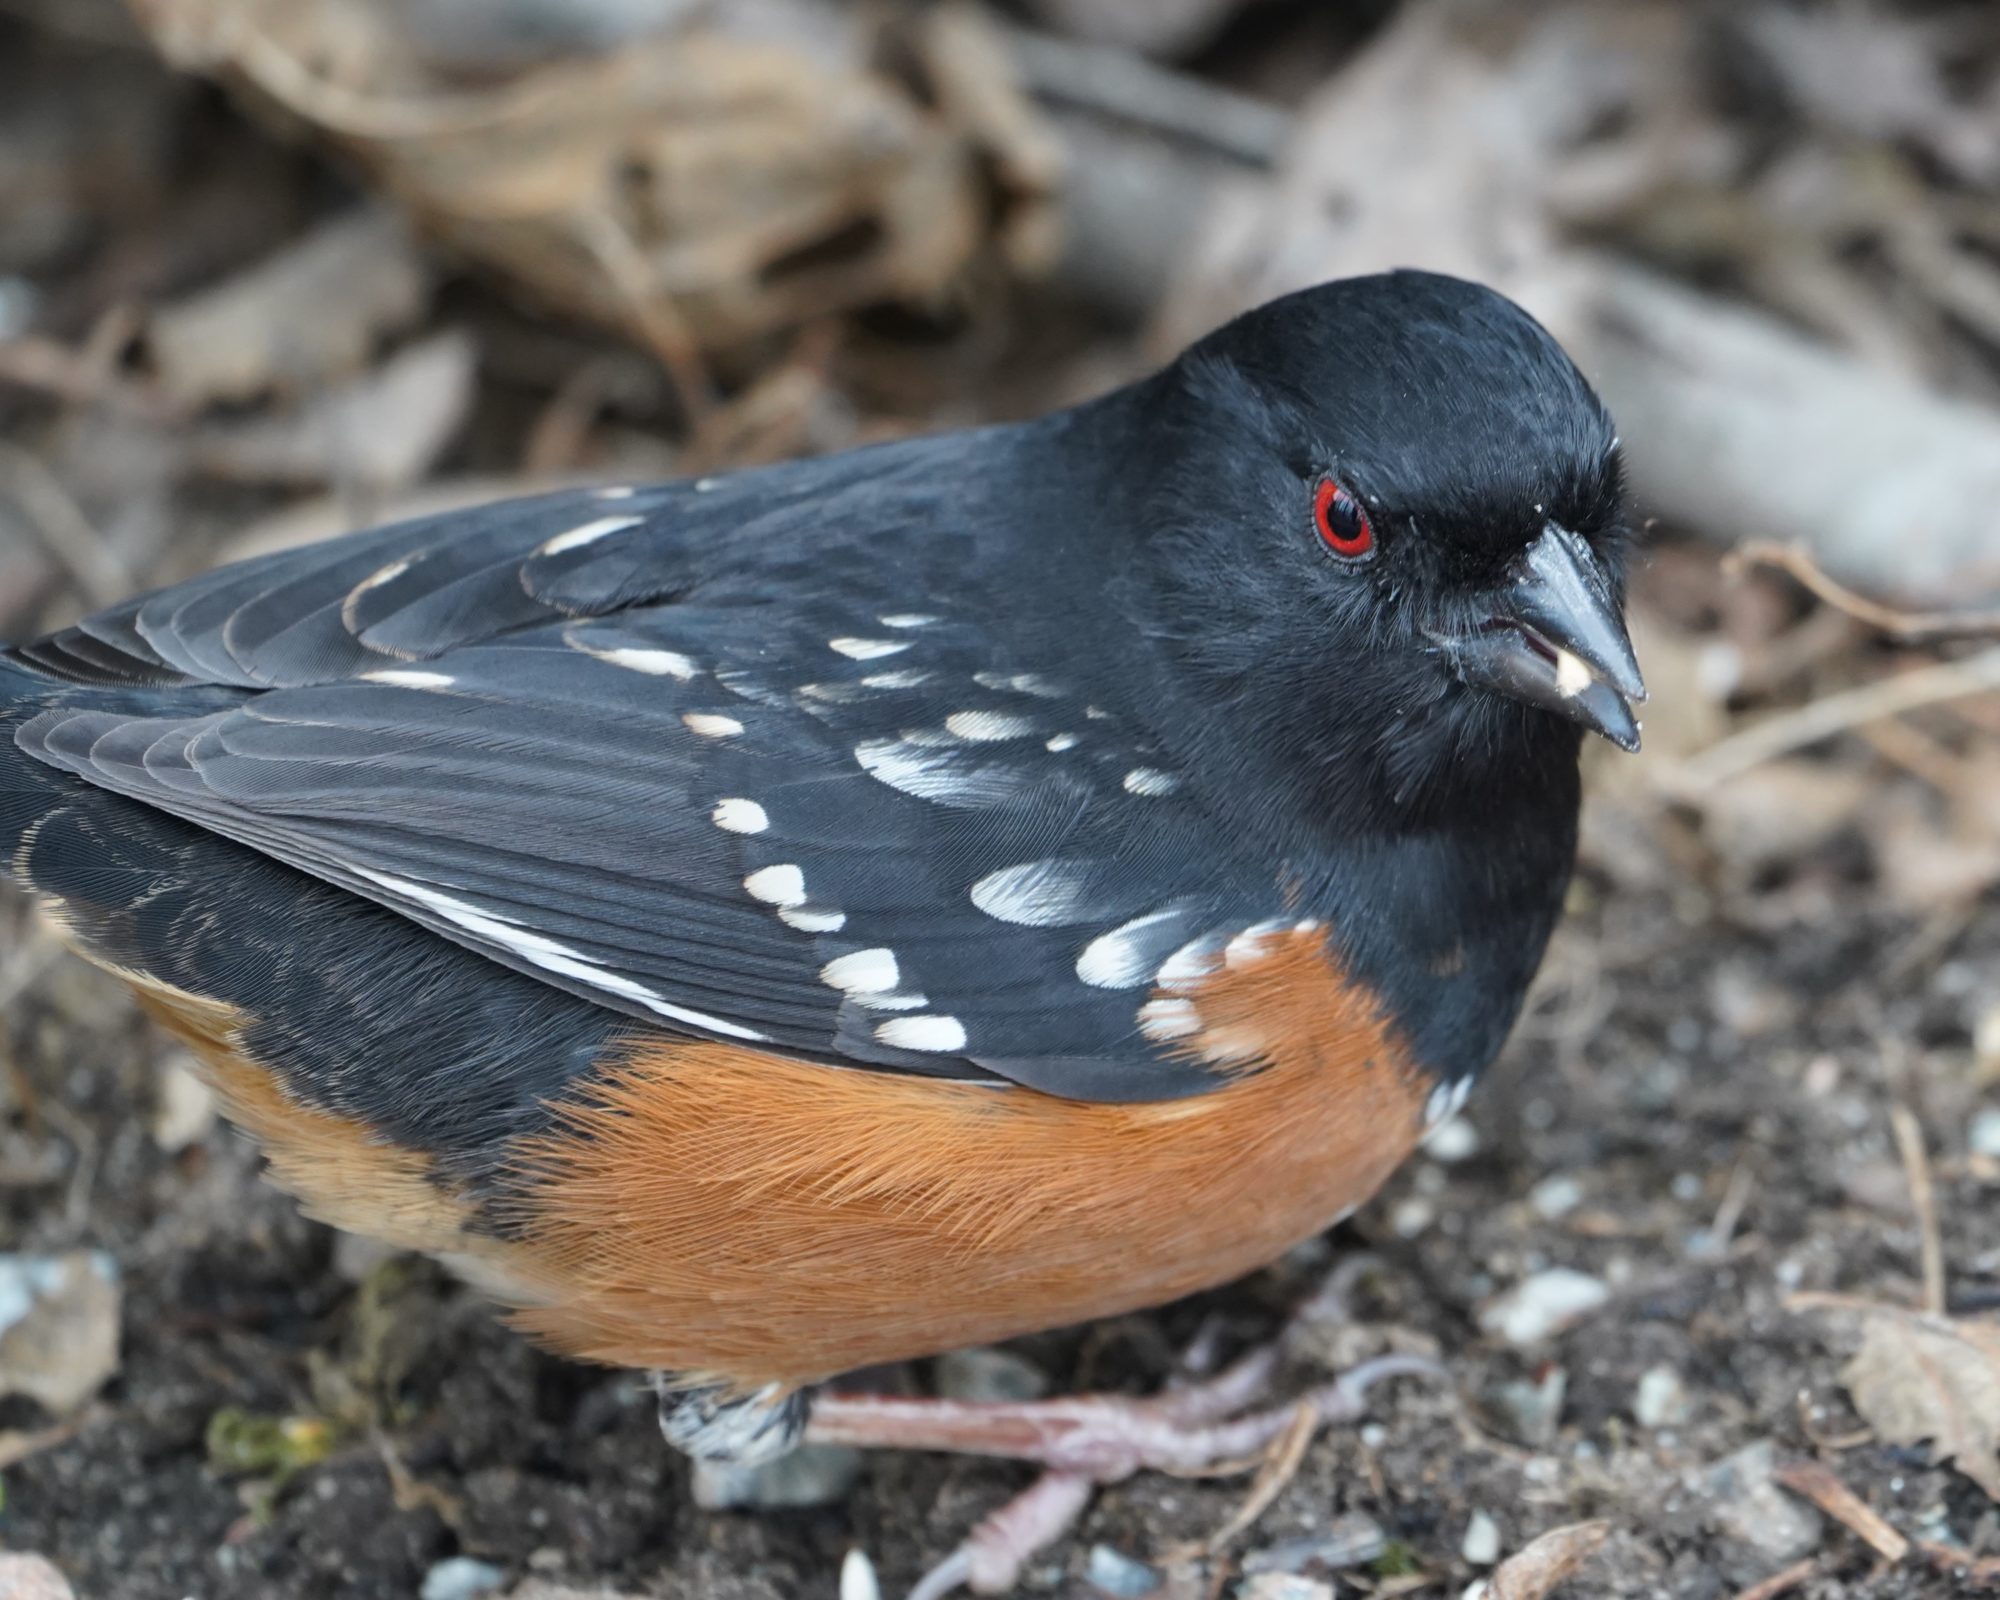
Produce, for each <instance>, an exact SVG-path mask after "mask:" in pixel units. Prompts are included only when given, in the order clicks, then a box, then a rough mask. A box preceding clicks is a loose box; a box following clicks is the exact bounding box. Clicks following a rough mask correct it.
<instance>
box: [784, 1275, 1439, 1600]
mask: <svg viewBox="0 0 2000 1600" xmlns="http://www.w3.org/2000/svg"><path fill="white" fill-rule="evenodd" d="M1359 1265H1360V1264H1359V1263H1349V1264H1348V1265H1347V1266H1346V1267H1344V1268H1343V1270H1342V1271H1341V1272H1340V1273H1337V1274H1336V1275H1335V1276H1334V1277H1333V1279H1331V1280H1330V1281H1329V1283H1328V1285H1327V1287H1326V1288H1325V1289H1324V1290H1322V1291H1321V1292H1320V1293H1319V1294H1318V1295H1316V1296H1315V1297H1314V1298H1313V1300H1312V1301H1310V1302H1308V1304H1307V1305H1306V1306H1304V1307H1302V1308H1301V1310H1300V1313H1299V1314H1298V1316H1297V1317H1295V1318H1294V1321H1293V1323H1292V1325H1291V1326H1290V1327H1289V1328H1287V1330H1286V1332H1285V1333H1284V1334H1283V1335H1281V1336H1280V1337H1279V1338H1278V1339H1276V1340H1274V1341H1273V1342H1272V1343H1270V1344H1269V1345H1266V1346H1263V1347H1261V1348H1260V1349H1257V1350H1253V1351H1251V1352H1250V1353H1249V1354H1247V1355H1245V1356H1243V1357H1242V1358H1241V1359H1239V1360H1237V1361H1235V1362H1233V1363H1232V1364H1231V1365H1230V1366H1228V1367H1226V1368H1225V1369H1224V1370H1223V1371H1222V1372H1220V1373H1218V1374H1216V1375H1215V1376H1214V1377H1211V1378H1204V1379H1199V1380H1196V1381H1192V1382H1188V1383H1184V1384H1182V1385H1180V1386H1178V1387H1175V1388H1170V1389H1167V1390H1165V1391H1164V1392H1162V1393H1160V1394H1158V1395H1155V1396H1152V1397H1151V1398H1147V1399H1129V1398H1125V1397H1122V1396H1112V1395H1085V1396H1076V1397H1070V1398H1064V1399H1056V1400H1038V1401H997V1402H969V1401H954V1400H907V1399H893V1398H887V1397H870V1396H864V1395H842V1394H825V1393H822V1394H819V1395H816V1396H815V1397H814V1400H813V1407H812V1411H811V1414H810V1417H809V1419H808V1421H807V1423H806V1428H805V1435H804V1437H805V1439H806V1440H807V1441H809V1442H811V1443H816V1444H818V1443H825V1444H844V1445H850V1446H858V1447H862V1448H878V1449H902V1450H948V1451H954V1452H959V1453H964V1454H970V1455H985V1456H998V1457H1002V1458H1006V1459H1011V1460H1017V1461H1033V1462H1035V1463H1037V1464H1038V1465H1040V1466H1041V1467H1043V1468H1044V1469H1045V1471H1044V1473H1043V1476H1042V1477H1041V1478H1040V1479H1039V1480H1037V1482H1036V1483H1035V1484H1034V1485H1033V1486H1031V1487H1030V1488H1029V1489H1028V1490H1027V1491H1026V1492H1025V1493H1023V1494H1021V1495H1019V1496H1017V1497H1016V1498H1015V1499H1013V1500H1011V1501H1009V1502H1008V1503H1007V1504H1006V1505H1004V1506H1002V1507H1001V1508H1000V1509H999V1510H998V1511H996V1512H995V1513H993V1514H992V1515H991V1516H989V1517H988V1518H987V1519H986V1520H985V1521H984V1522H982V1523H981V1524H980V1525H979V1526H978V1527H977V1528H976V1529H974V1531H973V1532H972V1534H971V1535H970V1537H968V1538H967V1540H966V1541H965V1543H964V1544H963V1545H961V1546H960V1547H959V1549H958V1550H957V1551H955V1552H954V1553H953V1554H952V1555H951V1556H950V1557H948V1558H947V1559H946V1560H945V1561H944V1562H942V1563H940V1564H939V1565H938V1566H937V1567H935V1568H933V1569H932V1571H931V1572H930V1573H929V1574H927V1575H926V1576H925V1578H924V1580H923V1582H922V1583H920V1584H919V1585H918V1587H917V1588H916V1589H915V1590H914V1591H913V1592H912V1597H911V1600H933V1597H935V1596H938V1595H942V1594H945V1593H948V1592H949V1591H950V1590H951V1589H953V1588H956V1587H957V1586H958V1585H960V1584H966V1585H969V1586H970V1587H972V1588H973V1589H974V1590H976V1591H978V1592H980V1593H987V1594H993V1593H999V1592H1002V1591H1004V1590H1006V1589H1008V1588H1011V1587H1012V1585H1013V1583H1014V1580H1015V1579H1016V1577H1018V1575H1019V1573H1020V1570H1021V1567H1022V1565H1023V1564H1024V1563H1025V1562H1026V1561H1027V1560H1028V1558H1029V1557H1030V1556H1032V1555H1034V1553H1035V1552H1036V1551H1038V1550H1040V1549H1042V1548H1043V1547H1045V1546H1046V1545H1048V1544H1049V1543H1051V1542H1052V1541H1053V1540H1055V1539H1056V1538H1058V1537H1059V1536H1060V1535H1061V1534H1062V1533H1063V1532H1064V1530H1065V1529H1067V1528H1068V1527H1069V1525H1070V1524H1071V1523H1072V1522H1074V1521H1075V1519H1076V1518H1077V1517H1078V1516H1079V1515H1080V1514H1081V1513H1082V1511H1083V1509H1084V1507H1085V1506H1086V1505H1087V1504H1088V1503H1089V1501H1090V1495H1091V1491H1092V1490H1093V1489H1094V1488H1095V1487H1096V1486H1097V1485H1099V1484H1105V1483H1116V1482H1118V1481H1119V1480H1120V1479H1122V1478H1126V1477H1129V1476H1130V1475H1131V1474H1133V1473H1134V1472H1138V1471H1141V1470H1144V1469H1152V1470H1155V1471H1162V1472H1173V1473H1179V1474H1183V1475H1192V1474H1205V1473H1211V1472H1216V1471H1228V1470H1231V1469H1232V1468H1234V1469H1241V1468H1244V1467H1247V1466H1248V1465H1250V1464H1251V1462H1252V1461H1253V1460H1254V1459H1255V1457H1256V1456H1257V1455H1258V1454H1259V1453H1260V1452H1262V1451H1263V1450H1265V1449H1266V1448H1267V1447H1268V1446H1270V1445H1271V1443H1272V1442H1273V1441H1274V1440H1276V1439H1278V1438H1280V1437H1281V1436H1283V1435H1285V1434H1287V1433H1288V1432H1290V1431H1291V1429H1292V1428H1294V1427H1295V1426H1297V1425H1298V1422H1299V1418H1300V1416H1301V1415H1310V1416H1311V1418H1312V1419H1313V1425H1315V1426H1317V1425H1318V1424H1320V1423H1326V1422H1345V1421H1352V1420H1354V1419H1356V1418H1358V1417H1360V1416H1361V1415H1363V1413H1364V1411H1365V1407H1366V1395H1367V1392H1368V1390H1369V1388H1370V1387H1371V1386H1372V1385H1374V1384H1375V1383H1377V1382H1379V1381H1381V1380H1382V1379H1384V1378H1390V1377H1402V1376H1429V1377H1435V1376H1439V1375H1441V1371H1442V1369H1441V1368H1439V1366H1438V1365H1437V1363H1435V1362H1433V1361H1430V1360H1427V1359H1425V1358H1423V1357H1421V1356H1403V1355H1390V1356H1382V1357H1379V1358H1377V1359H1376V1360H1373V1361H1368V1362H1364V1363H1362V1364H1361V1365H1360V1366H1357V1367H1355V1368H1353V1369H1351V1370H1350V1371H1348V1372H1345V1373H1343V1374H1342V1375H1341V1376H1340V1377H1338V1378H1336V1379H1334V1380H1333V1381H1332V1382H1330V1383H1326V1384H1322V1385H1320V1386H1319V1387H1317V1388H1315V1389H1313V1390H1311V1391H1309V1392H1308V1393H1307V1394H1305V1395H1303V1396H1301V1397H1300V1398H1298V1399H1296V1400H1293V1401H1290V1402H1287V1403H1285V1404H1281V1405H1273V1406H1268V1407H1264V1408H1262V1409H1257V1410H1252V1409H1250V1408H1251V1406H1252V1405H1253V1404H1254V1403H1255V1402H1256V1401H1257V1400H1259V1399H1260V1398H1261V1397H1263V1396H1264V1395H1265V1394H1266V1393H1267V1392H1268V1390H1269V1388H1270V1385H1271V1381H1272V1379H1273V1378H1274V1377H1275V1376H1276V1374H1277V1372H1278V1369H1279V1367H1280V1365H1281V1364H1282V1362H1283V1359H1284V1357H1285V1355H1286V1353H1287V1352H1288V1351H1289V1350H1290V1348H1291V1347H1292V1346H1293V1345H1294V1344H1295V1343H1296V1342H1297V1336H1298V1333H1299V1332H1300V1331H1301V1329H1302V1328H1303V1327H1304V1326H1306V1325H1308V1324H1310V1323H1317V1322H1325V1321H1327V1320H1330V1319H1331V1318H1333V1317H1335V1316H1339V1315H1344V1314H1345V1298H1346V1291H1347V1289H1348V1287H1349V1286H1350V1285H1351V1284H1352V1281H1353V1278H1354V1276H1355V1275H1356V1269H1357V1268H1358V1266H1359Z"/></svg>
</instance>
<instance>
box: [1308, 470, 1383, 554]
mask: <svg viewBox="0 0 2000 1600" xmlns="http://www.w3.org/2000/svg"><path fill="white" fill-rule="evenodd" d="M1313 526H1314V528H1316V529H1317V530H1318V532H1319V537H1320V542H1321V543H1322V544H1324V545H1325V546H1326V547H1327V549H1329V550H1331V551H1332V552H1333V553H1334V554H1335V555H1337V556H1339V557H1341V558H1342V559H1343V560H1346V561H1359V560H1361V559H1362V558H1363V557H1364V556H1367V555H1368V554H1370V553H1371V552H1372V551H1373V550H1374V548H1375V526H1374V524H1373V523H1371V522H1370V521H1369V520H1368V513H1367V512H1366V511H1365V510H1363V509H1362V505H1361V501H1360V500H1359V499H1358V498H1356V497H1355V496H1354V495H1353V494H1351V493H1350V492H1349V491H1348V490H1347V489H1345V488H1344V487H1342V485H1341V484H1340V483H1339V482H1338V481H1337V480H1335V479H1333V478H1321V479H1320V480H1319V487H1318V488H1316V489H1315V490H1313Z"/></svg>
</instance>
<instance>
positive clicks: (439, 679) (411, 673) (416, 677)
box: [361, 667, 457, 689]
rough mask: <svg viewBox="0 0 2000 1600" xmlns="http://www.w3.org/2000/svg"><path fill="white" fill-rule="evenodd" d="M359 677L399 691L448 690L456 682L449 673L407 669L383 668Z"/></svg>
mask: <svg viewBox="0 0 2000 1600" xmlns="http://www.w3.org/2000/svg"><path fill="white" fill-rule="evenodd" d="M361 676H362V677H363V678H365V679H366V680H367V681H368V682H370V683H392V684H394V685H395V686H396V687H397V688H399V689H449V688H450V687H451V686H452V684H453V683H455V682H456V681H457V680H456V679H455V678H453V677H452V675H451V674H450V673H449V672H417V671H415V670H413V669H411V668H407V667H385V668H383V670H382V671H380V672H364V673H362V674H361Z"/></svg>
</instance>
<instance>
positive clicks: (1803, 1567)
mask: <svg viewBox="0 0 2000 1600" xmlns="http://www.w3.org/2000/svg"><path fill="white" fill-rule="evenodd" d="M1818 1570H1819V1563H1818V1562H1817V1561H1816V1560H1815V1559H1814V1558H1813V1557H1811V1556H1807V1557H1806V1558H1805V1560H1803V1561H1794V1562H1793V1563H1792V1564H1791V1565H1790V1566H1789V1567H1787V1568H1785V1570H1784V1571H1783V1572H1774V1573H1772V1574H1771V1575H1770V1577H1768V1578H1765V1579H1763V1580H1762V1581H1761V1582H1759V1583H1753V1584H1751V1585H1750V1587H1749V1588H1747V1589H1739V1590H1738V1591H1737V1593H1736V1600H1778V1596H1779V1595H1781V1594H1790V1593H1791V1592H1792V1591H1793V1590H1794V1589H1796V1588H1797V1587H1798V1586H1799V1585H1800V1584H1802V1583H1804V1582H1805V1581H1806V1579H1808V1578H1810V1577H1811V1576H1812V1575H1813V1574H1814V1573H1815V1572H1817V1571H1818Z"/></svg>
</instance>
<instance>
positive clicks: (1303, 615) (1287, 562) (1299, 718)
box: [1132, 272, 1645, 824]
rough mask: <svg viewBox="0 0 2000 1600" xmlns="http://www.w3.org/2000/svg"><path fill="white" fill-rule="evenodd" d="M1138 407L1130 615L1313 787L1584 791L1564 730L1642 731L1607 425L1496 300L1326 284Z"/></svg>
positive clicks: (1204, 694) (1394, 800)
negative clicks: (1141, 492) (1138, 514)
mask: <svg viewBox="0 0 2000 1600" xmlns="http://www.w3.org/2000/svg"><path fill="white" fill-rule="evenodd" d="M1146 411H1147V437H1146V439H1145V440H1144V442H1143V443H1141V444H1139V445H1138V446H1137V448H1138V449H1140V450H1142V451H1143V452H1144V454H1145V456H1146V458H1147V459H1148V461H1149V462H1150V464H1151V469H1152V470H1151V472H1150V481H1151V482H1152V484H1153V495H1152V498H1151V501H1150V505H1149V508H1148V516H1147V519H1146V529H1145V534H1144V539H1145V544H1144V550H1143V554H1142V555H1141V557H1140V559H1139V560H1138V561H1137V562H1136V563H1135V564H1134V567H1133V569H1132V570H1133V587H1134V596H1133V599H1134V604H1133V610H1134V613H1135V615H1137V616H1138V618H1139V619H1140V621H1141V625H1142V626H1144V627H1145V628H1147V629H1148V631H1149V632H1151V633H1152V634H1153V635H1154V636H1155V638H1156V640H1157V642H1158V643H1159V645H1160V647H1161V649H1162V650H1163V651H1165V652H1166V653H1167V654H1168V655H1169V657H1170V658H1171V659H1172V660H1173V661H1174V662H1175V664H1176V665H1175V671H1174V676H1176V677H1181V676H1182V675H1183V674H1185V675H1186V677H1187V681H1186V689H1187V692H1190V693H1192V694H1194V695H1196V696H1198V697H1199V698H1200V699H1201V700H1202V701H1204V702H1207V703H1208V704H1210V705H1215V704H1217V703H1218V702H1219V704H1220V708H1221V711H1222V715H1221V717H1219V718H1216V719H1213V721H1214V725H1216V726H1218V727H1230V728H1232V729H1233V732H1234V734H1236V735H1239V736H1241V738H1240V743H1241V745H1242V746H1243V748H1245V749H1248V750H1252V751H1255V752H1257V757H1256V758H1257V759H1260V760H1267V761H1268V762H1269V763H1270V765H1271V766H1272V768H1273V773H1274V775H1275V776H1277V777H1279V778H1280V779H1281V780H1282V781H1285V782H1287V783H1289V784H1291V785H1292V786H1293V787H1295V788H1299V789H1302V790H1303V791H1306V792H1302V793H1301V794H1300V795H1299V798H1300V800H1301V801H1302V802H1304V803H1306V804H1308V805H1310V806H1311V807H1312V808H1313V809H1314V810H1316V811H1323V810H1324V809H1325V808H1326V807H1328V806H1329V805H1331V806H1336V807H1339V808H1341V809H1342V811H1343V812H1345V813H1346V814H1347V815H1349V816H1350V817H1355V818H1357V819H1358V818H1359V817H1361V816H1363V815H1374V816H1381V817H1383V818H1385V819H1388V820H1393V821H1395V822H1399V823H1403V824H1410V823H1416V824H1421V823H1422V822H1423V821H1424V820H1425V819H1426V818H1428V817H1430V816H1432V815H1434V814H1435V812H1436V811H1437V809H1438V808H1439V807H1440V806H1447V805H1450V806H1458V807H1463V806H1464V805H1466V804H1471V805H1475V806H1478V805H1485V804H1489V803H1490V802H1491V800H1492V799H1494V798H1497V797H1498V796H1499V794H1500V793H1501V792H1503V789H1506V788H1507V787H1508V786H1511V792H1519V793H1522V794H1528V795H1532V794H1534V793H1535V792H1536V791H1537V790H1538V789H1542V790H1545V789H1546V788H1547V787H1548V786H1549V785H1556V786H1558V787H1566V788H1567V789H1569V790H1573V787H1574V782H1575V776H1574V774H1575V755H1576V744H1577V737H1578V730H1579V728H1580V727H1582V728H1591V729H1594V730H1596V731H1597V732H1599V733H1602V734H1604V735H1605V736H1606V737H1607V738H1610V739H1612V740H1613V741H1615V742H1616V743H1618V744H1621V745H1623V746H1625V747H1626V748H1627V749H1634V748H1636V747H1637V744H1638V727H1637V724H1636V722H1635V721H1634V720H1633V717H1632V713H1631V709H1630V706H1629V704H1628V702H1630V701H1635V700H1642V699H1643V698H1644V697H1645V690H1644V687H1643V685H1642V683H1641V681H1640V677H1639V671H1638V667H1637V664H1636V663H1635V662H1634V660H1633V658H1632V650H1631V645H1630V643H1629V642H1628V641H1627V638H1626V635H1625V629H1624V624H1623V621H1622V618H1621V611H1622V603H1623V592H1624V582H1623V556H1624V549H1625V545H1626V542H1627V536H1628V530H1627V506H1626V499H1625V495H1624V491H1623V488H1622V485H1621V482H1620V474H1619V467H1618V453H1617V450H1618V442H1617V439H1616V437H1615V435H1614V433H1613V430H1612V426H1611V420H1610V418H1609V417H1608V416H1607V415H1606V413H1605V410H1604V407H1603V406H1602V405H1601V404H1600V403H1599V401H1598V399H1597V397H1596V396H1595V395H1594V394H1593V393H1592V392H1591V389H1590V386H1589V385H1588V384H1587V383H1586V382H1585V381H1584V379H1583V376H1582V374H1580V373H1579V372H1578V371H1577V369H1576V367H1575V365H1574V364H1573V363H1572V362H1571V361H1570V359H1569V357H1568V356H1566V355H1565V354H1564V353H1563V351H1562V349H1561V348H1560V347H1559V346H1558V345H1557V344H1556V342H1555V341H1554V340H1553V339H1552V338H1551V337H1550V336H1549V334H1548V333H1547V332H1546V331H1545V330H1544V329H1543V328H1542V327H1541V326H1540V324H1538V323H1537V322H1535V321H1534V319H1533V318H1531V317H1529V316H1528V315H1527V313H1526V312H1524V311H1522V310H1521V309H1520V308H1519V307H1518V306H1516V305H1514V304H1513V303H1512V302H1511V301H1508V300H1506V299H1504V298H1502V297H1501V296H1500V295H1498V294H1495V293H1494V292H1493V291H1491V290H1489V289H1484V288H1480V287H1479V286H1477V285H1475V284H1470V283H1465V282H1461V281H1459V280H1457V279H1453V278H1445V277H1439V276H1436V275H1434V274H1430V273H1418V272H1398V273H1391V274H1387V275H1384V276H1380V277H1370V278H1355V279H1349V280H1346V281H1342V282H1337V283H1329V284H1324V285H1321V286H1320V287H1317V288H1313V289H1308V290H1305V291H1303V292H1301V293H1298V294H1294V295H1291V296H1288V297H1287V298H1285V299H1282V300H1277V301H1274V302H1272V303H1271V304H1269V305H1266V306H1263V307H1261V308H1260V309H1258V310H1256V311H1253V312H1251V313H1249V314H1248V315H1247V316H1244V317H1241V318H1239V319H1238V320H1237V321H1235V322H1232V323H1230V324H1229V325H1228V326H1226V327H1224V328H1222V329H1221V330H1219V331H1218V332H1216V333H1215V334H1213V335H1211V336H1210V337H1209V338H1207V339H1205V340H1203V341H1202V342H1201V343H1200V344H1198V345H1196V346H1195V347H1194V348H1193V349H1191V350H1189V351H1188V352H1187V354H1186V355H1184V356H1183V357H1182V358H1181V359H1180V361H1178V362H1177V363H1175V365H1174V366H1173V367H1171V368H1169V369H1168V370H1167V372H1166V373H1164V374H1162V376H1161V378H1160V379H1159V380H1158V385H1157V387H1156V388H1155V389H1154V390H1153V391H1152V392H1151V396H1150V398H1149V399H1148V401H1147V402H1146ZM1191 721H1193V722H1194V723H1196V724H1198V725H1202V726H1208V725H1210V723H1211V719H1210V718H1206V717H1204V718H1198V719H1191Z"/></svg>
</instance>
